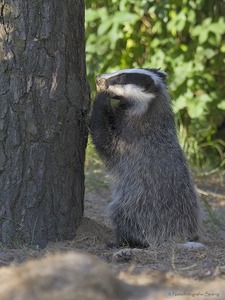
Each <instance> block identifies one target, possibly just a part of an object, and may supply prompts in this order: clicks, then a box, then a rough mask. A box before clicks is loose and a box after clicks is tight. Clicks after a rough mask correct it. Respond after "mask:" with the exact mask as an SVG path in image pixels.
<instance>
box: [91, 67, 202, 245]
mask: <svg viewBox="0 0 225 300" xmlns="http://www.w3.org/2000/svg"><path fill="white" fill-rule="evenodd" d="M96 86H97V92H98V94H97V96H96V98H95V100H94V103H93V108H92V114H91V118H90V132H91V135H92V141H93V143H94V145H95V147H96V150H97V152H98V153H99V155H100V157H101V158H102V160H103V161H104V162H105V165H106V166H107V168H108V170H109V172H110V174H111V175H112V176H111V177H112V185H111V190H112V202H111V203H110V205H109V207H108V213H109V217H110V219H111V224H112V226H113V228H114V231H115V237H116V245H117V246H118V247H120V246H123V245H129V246H130V247H149V246H150V245H158V244H162V243H164V242H167V241H181V240H182V241H194V240H197V239H198V238H199V234H200V224H201V212H200V204H199V200H198V196H197V194H196V191H195V188H194V185H193V180H192V178H191V175H190V172H189V169H188V166H187V162H186V159H185V156H184V153H183V151H182V149H181V147H180V145H179V142H178V137H177V133H176V127H175V119H174V115H173V112H172V108H171V100H170V96H169V93H168V89H167V85H166V73H165V72H163V71H162V70H160V69H124V70H120V71H118V72H115V73H111V74H102V75H99V76H97V77H96ZM113 99H116V100H113ZM115 102H116V103H115Z"/></svg>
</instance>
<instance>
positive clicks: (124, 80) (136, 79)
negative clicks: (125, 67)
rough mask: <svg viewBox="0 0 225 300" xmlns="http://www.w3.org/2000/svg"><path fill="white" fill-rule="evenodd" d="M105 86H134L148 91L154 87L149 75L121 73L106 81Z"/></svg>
mask: <svg viewBox="0 0 225 300" xmlns="http://www.w3.org/2000/svg"><path fill="white" fill-rule="evenodd" d="M106 83H107V85H109V86H113V85H126V84H134V85H137V86H138V87H141V88H143V89H148V88H149V87H150V86H152V85H154V80H153V79H152V78H151V76H150V75H146V74H140V73H121V74H118V75H115V76H113V77H111V78H109V79H107V80H106Z"/></svg>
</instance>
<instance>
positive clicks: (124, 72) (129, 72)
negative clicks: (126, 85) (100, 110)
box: [101, 69, 166, 84]
mask: <svg viewBox="0 0 225 300" xmlns="http://www.w3.org/2000/svg"><path fill="white" fill-rule="evenodd" d="M158 72H159V73H161V74H163V75H166V73H165V72H164V71H161V70H158ZM131 73H133V74H137V73H138V74H144V75H148V76H150V77H151V78H152V79H153V80H154V83H155V84H158V83H159V82H162V79H161V78H160V76H157V75H156V74H155V73H154V72H152V71H151V70H145V69H124V70H120V71H118V72H114V73H109V74H102V75H101V77H102V78H104V79H109V78H111V77H114V76H117V75H120V74H131Z"/></svg>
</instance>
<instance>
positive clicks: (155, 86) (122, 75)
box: [96, 69, 166, 115]
mask: <svg viewBox="0 0 225 300" xmlns="http://www.w3.org/2000/svg"><path fill="white" fill-rule="evenodd" d="M165 78H166V73H165V72H163V71H160V70H156V69H124V70H121V71H119V72H115V73H111V74H102V75H99V76H97V77H96V86H97V91H98V92H106V93H107V94H109V96H110V97H112V98H115V99H119V100H125V101H129V102H131V103H132V104H133V113H134V114H136V115H138V114H142V113H144V112H145V111H146V110H147V108H148V105H149V103H150V102H151V101H152V99H154V98H155V97H156V92H157V91H158V90H159V88H160V87H162V84H163V83H164V81H165Z"/></svg>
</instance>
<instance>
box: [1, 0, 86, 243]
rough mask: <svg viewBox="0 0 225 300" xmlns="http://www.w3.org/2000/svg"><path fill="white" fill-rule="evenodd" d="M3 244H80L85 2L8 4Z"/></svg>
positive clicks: (4, 20) (4, 15)
mask: <svg viewBox="0 0 225 300" xmlns="http://www.w3.org/2000/svg"><path fill="white" fill-rule="evenodd" d="M0 7H1V28H0V225H1V232H0V234H1V240H2V242H3V243H4V244H8V243H14V242H19V243H31V244H33V245H39V246H40V247H43V246H45V245H46V244H47V242H48V241H56V240H64V239H72V238H73V237H74V235H75V232H76V228H77V226H78V225H79V222H80V220H81V218H82V214H83V196H84V157H85V147H86V139H87V126H86V117H87V111H88V108H89V95H88V89H87V83H86V77H85V76H86V70H85V50H84V1H83V0H64V1H60V0H47V1H46V0H8V1H3V0H1V1H0Z"/></svg>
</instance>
